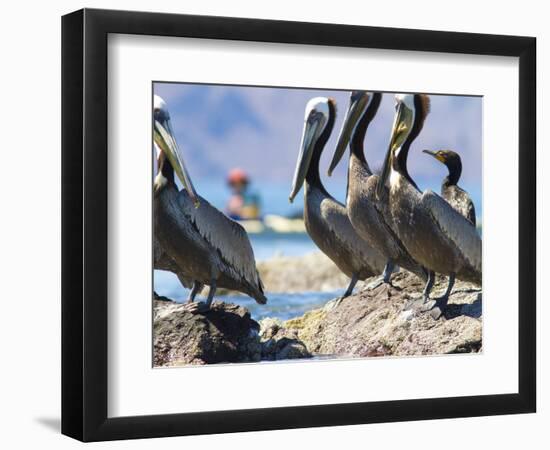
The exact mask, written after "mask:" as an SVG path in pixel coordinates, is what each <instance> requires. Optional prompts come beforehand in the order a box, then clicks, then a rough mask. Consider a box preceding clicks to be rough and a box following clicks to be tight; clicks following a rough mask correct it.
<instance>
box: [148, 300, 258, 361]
mask: <svg viewBox="0 0 550 450" xmlns="http://www.w3.org/2000/svg"><path fill="white" fill-rule="evenodd" d="M153 311H154V317H153V337H154V344H153V345H154V365H155V366H179V365H186V364H213V363H236V362H249V361H259V360H260V358H261V353H262V344H261V343H260V337H259V334H258V331H259V328H260V327H259V325H258V323H257V322H256V321H254V320H252V319H251V317H250V313H249V312H248V310H247V309H245V308H243V307H242V306H238V305H234V304H229V303H221V302H214V303H213V304H212V308H211V310H210V311H209V312H207V313H205V314H191V313H190V312H188V311H186V310H185V309H184V305H182V304H179V303H175V302H173V301H170V300H169V299H163V300H154V301H153Z"/></svg>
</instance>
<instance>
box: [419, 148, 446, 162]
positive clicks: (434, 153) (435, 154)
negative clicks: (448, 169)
mask: <svg viewBox="0 0 550 450" xmlns="http://www.w3.org/2000/svg"><path fill="white" fill-rule="evenodd" d="M422 153H426V154H428V155H431V156H433V157H434V158H435V159H437V160H438V161H441V162H442V163H444V162H445V158H444V157H443V156H441V155H439V154H438V153H437V152H432V151H431V150H422Z"/></svg>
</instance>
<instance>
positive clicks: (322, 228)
mask: <svg viewBox="0 0 550 450" xmlns="http://www.w3.org/2000/svg"><path fill="white" fill-rule="evenodd" d="M335 117H336V105H335V101H334V100H333V99H329V98H325V97H317V98H313V99H311V100H310V101H309V102H308V104H307V106H306V113H305V124H304V130H303V135H302V144H301V149H300V154H299V156H298V162H297V165H296V171H295V173H294V181H293V184H292V192H291V193H290V196H289V200H290V201H291V202H292V201H293V200H294V198H295V197H296V194H298V192H299V191H300V189H301V188H302V185H303V184H304V182H305V188H304V191H305V192H304V222H305V226H306V230H307V232H308V234H309V235H310V237H311V239H313V241H314V242H315V244H317V246H318V247H319V248H320V249H321V251H322V252H323V253H325V254H326V255H327V256H328V257H329V258H330V259H331V260H332V261H333V262H334V263H335V264H336V266H338V268H339V269H340V270H341V271H342V272H343V273H344V274H346V275H347V276H348V277H350V278H351V281H350V284H349V286H348V288H347V289H346V292H345V293H344V295H343V297H342V298H344V297H347V296H348V295H351V293H352V292H353V288H354V287H355V284H356V283H357V281H358V280H364V279H365V278H367V277H371V276H373V275H376V274H379V273H381V272H382V270H383V269H384V264H385V260H384V258H383V257H382V255H380V254H379V253H378V252H377V251H376V250H375V249H374V248H372V247H371V246H370V244H368V243H367V242H366V241H364V240H363V239H361V238H360V237H359V236H358V235H357V233H356V232H355V230H354V229H353V226H352V225H351V222H350V221H349V219H348V216H347V214H346V208H345V207H344V205H342V204H341V203H340V202H338V201H336V200H335V199H334V198H332V197H331V195H330V194H329V193H328V192H327V191H326V189H325V188H324V186H323V183H322V182H321V178H320V175H319V161H320V159H321V153H322V151H323V148H324V146H325V144H326V142H327V140H328V138H329V137H330V133H331V132H332V128H333V126H334V120H335Z"/></svg>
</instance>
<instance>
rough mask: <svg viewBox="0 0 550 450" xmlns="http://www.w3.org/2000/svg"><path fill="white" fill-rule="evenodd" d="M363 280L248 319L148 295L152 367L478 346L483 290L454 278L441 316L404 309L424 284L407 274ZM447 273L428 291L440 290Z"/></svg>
mask: <svg viewBox="0 0 550 450" xmlns="http://www.w3.org/2000/svg"><path fill="white" fill-rule="evenodd" d="M375 281H376V279H369V280H366V282H365V285H364V286H363V288H361V289H360V290H359V292H358V293H356V294H355V295H352V296H350V297H347V298H345V299H343V300H338V299H335V300H332V301H330V302H328V303H327V304H326V305H325V306H324V307H322V308H319V309H315V310H312V311H309V312H307V313H306V314H304V315H303V316H300V317H296V318H294V319H291V320H288V321H286V322H282V321H280V320H277V319H263V320H262V321H261V322H260V323H258V322H256V321H254V320H253V319H252V318H251V317H250V313H249V312H248V310H247V309H245V308H244V307H242V306H238V305H234V304H230V303H222V302H214V303H213V305H212V309H211V310H210V311H209V312H207V313H205V314H192V313H190V312H188V311H187V310H186V309H185V306H184V305H182V304H178V303H175V302H173V301H171V300H169V299H166V298H162V297H160V298H159V297H157V298H156V299H155V300H154V302H153V303H154V324H153V331H154V363H155V366H178V365H186V364H213V363H240V362H258V361H265V360H267V361H274V360H285V359H294V358H308V357H311V356H326V355H328V356H334V357H375V356H406V355H433V354H446V353H470V352H480V351H481V349H482V308H481V299H482V292H481V290H480V289H478V288H476V287H475V286H473V285H472V284H469V283H465V282H461V281H457V283H456V284H455V287H454V290H453V294H452V295H451V297H450V300H449V306H448V309H447V311H446V312H445V315H444V316H443V317H441V318H439V319H438V320H435V319H433V318H432V316H431V315H430V314H428V313H425V312H424V313H422V312H414V311H411V310H406V308H405V306H406V305H407V304H409V303H411V301H414V300H415V299H418V298H419V297H420V296H421V294H420V293H421V291H422V288H423V286H422V283H421V281H420V280H419V279H417V278H416V277H415V276H413V275H411V274H409V273H407V272H399V273H397V274H394V275H393V276H392V285H391V286H387V285H377V284H376V283H375ZM445 286H446V279H445V278H444V279H441V280H438V282H437V283H436V285H435V287H434V290H433V292H432V296H437V295H441V294H442V293H443V291H444V290H445Z"/></svg>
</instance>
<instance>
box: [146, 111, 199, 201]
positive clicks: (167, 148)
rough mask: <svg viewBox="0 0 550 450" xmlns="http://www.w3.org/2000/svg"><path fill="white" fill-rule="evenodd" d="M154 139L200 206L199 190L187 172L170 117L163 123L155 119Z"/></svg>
mask: <svg viewBox="0 0 550 450" xmlns="http://www.w3.org/2000/svg"><path fill="white" fill-rule="evenodd" d="M154 140H155V143H156V144H157V145H158V147H159V148H160V149H161V150H162V152H163V153H164V154H165V155H166V157H167V158H168V161H169V162H170V164H171V165H172V167H173V169H174V172H175V173H176V175H177V176H178V178H179V179H180V181H181V183H182V184H183V187H184V188H185V189H186V190H187V193H188V194H189V197H191V200H193V203H194V205H195V208H198V207H199V205H200V201H199V198H198V195H197V191H195V187H194V186H193V182H192V181H191V177H190V176H189V172H187V169H186V167H185V164H184V162H183V159H182V157H181V155H180V151H179V148H178V144H177V142H176V138H175V137H174V132H173V131H172V125H171V124H170V119H168V120H166V121H165V122H164V124H161V123H160V122H159V121H158V120H155V124H154Z"/></svg>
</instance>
